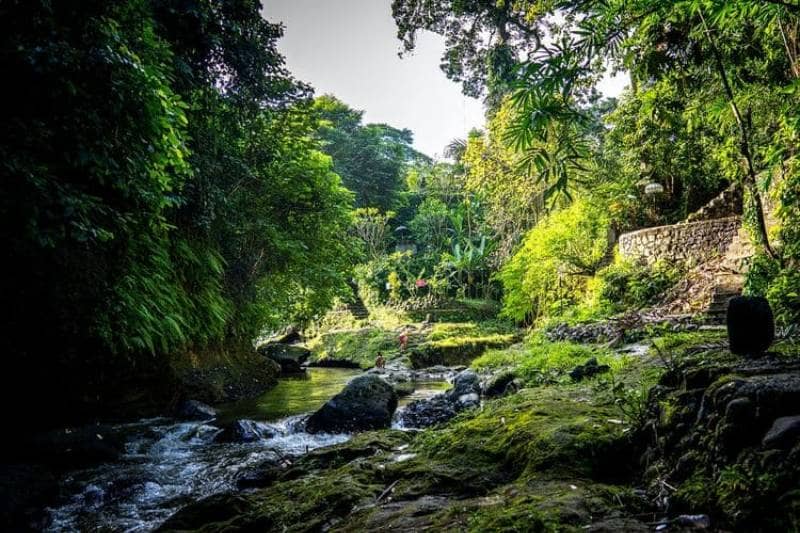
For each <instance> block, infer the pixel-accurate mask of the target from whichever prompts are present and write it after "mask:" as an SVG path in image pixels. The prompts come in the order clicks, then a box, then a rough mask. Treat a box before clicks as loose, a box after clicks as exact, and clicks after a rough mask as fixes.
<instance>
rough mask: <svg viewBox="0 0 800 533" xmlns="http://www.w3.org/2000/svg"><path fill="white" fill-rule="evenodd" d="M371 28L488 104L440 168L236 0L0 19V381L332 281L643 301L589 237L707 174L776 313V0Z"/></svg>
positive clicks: (783, 146)
mask: <svg viewBox="0 0 800 533" xmlns="http://www.w3.org/2000/svg"><path fill="white" fill-rule="evenodd" d="M393 15H394V18H395V20H396V22H397V25H398V37H399V39H400V43H401V46H402V48H403V50H405V51H407V52H410V51H412V50H413V49H414V46H415V42H416V36H417V34H418V33H419V32H421V31H432V32H435V33H438V34H441V35H443V36H444V38H445V40H446V51H445V55H444V56H443V58H442V68H443V70H444V72H445V73H446V75H447V76H449V77H450V78H451V79H453V80H455V81H458V82H460V83H462V84H463V88H464V92H465V93H466V94H468V95H472V96H482V97H484V98H485V102H486V109H487V123H486V127H485V128H484V129H483V130H481V131H473V132H470V133H469V134H468V135H467V136H466V138H464V139H455V140H454V141H453V142H452V143H451V144H450V145H449V146H448V147H447V150H446V154H447V156H448V158H447V159H446V160H440V161H434V160H431V159H430V158H429V157H427V156H425V155H424V154H420V153H418V152H416V151H415V150H414V149H413V147H412V143H413V136H412V132H410V131H408V130H402V129H398V128H395V127H392V126H390V125H385V124H364V123H363V116H362V112H361V111H359V110H354V109H352V108H350V107H349V106H348V105H347V104H346V103H344V102H341V101H339V100H338V99H337V98H336V97H335V96H331V95H325V96H319V97H316V98H315V97H314V95H313V89H312V88H311V87H309V86H308V85H306V84H304V83H302V82H301V81H298V80H296V79H294V78H293V77H292V74H291V73H290V72H289V71H288V70H287V68H286V67H285V65H284V59H283V57H282V56H281V55H280V53H279V52H278V50H277V48H276V43H277V41H278V40H279V39H280V37H281V35H282V27H281V26H280V25H279V24H276V23H273V22H269V21H267V20H265V19H264V18H262V16H261V14H260V4H259V2H258V1H256V0H232V1H224V2H222V1H216V0H205V1H199V2H184V1H178V0H124V1H115V2H102V1H98V0H90V1H86V2H81V3H79V4H76V3H53V2H47V1H44V0H31V1H24V2H23V1H11V2H6V3H4V4H3V5H2V6H0V30H2V31H0V40H2V46H1V47H0V50H1V51H0V64H1V65H2V69H3V72H7V73H13V78H14V82H13V83H8V84H7V85H6V89H7V91H9V92H8V93H7V96H6V98H5V101H6V105H4V106H3V108H2V115H3V116H2V120H3V125H4V127H3V128H2V132H0V168H2V174H3V176H2V180H0V216H2V224H1V225H0V227H1V228H2V229H0V231H2V233H3V242H4V246H5V249H6V257H7V258H8V260H7V262H6V263H7V264H6V266H7V270H6V272H7V273H6V275H4V276H3V277H2V282H0V283H2V294H3V295H4V300H5V301H4V305H3V317H2V320H3V323H4V324H5V328H6V334H4V336H3V342H4V349H5V350H4V353H6V354H7V355H8V357H9V358H10V359H11V360H12V361H14V363H15V364H19V365H21V366H22V367H24V368H27V369H28V374H26V375H32V376H36V377H34V378H31V380H30V382H26V383H23V384H20V385H19V386H20V387H23V388H24V387H26V386H28V385H31V384H33V385H35V386H36V387H37V388H42V389H44V388H47V387H50V386H53V385H54V384H55V383H58V382H60V381H61V371H62V370H63V369H68V370H67V371H68V373H73V374H78V375H80V376H81V379H87V380H99V381H103V380H104V379H109V378H107V376H105V372H106V371H107V367H108V366H114V365H121V364H123V363H121V362H123V361H124V362H125V363H124V364H125V365H133V367H136V368H140V367H147V366H148V365H153V364H154V362H159V361H164V360H170V359H173V358H187V357H202V356H203V354H208V353H214V352H219V351H237V350H248V349H250V348H251V346H252V344H251V343H252V340H253V339H254V338H255V337H256V336H257V335H258V334H260V333H262V332H263V331H265V330H269V329H275V328H278V327H280V326H283V325H286V324H290V323H294V324H297V323H299V324H303V323H308V322H310V321H313V320H315V319H317V318H319V317H320V316H321V315H322V314H323V313H324V312H325V311H326V310H327V309H329V308H330V306H331V305H332V303H333V302H334V301H335V300H336V299H337V298H344V299H346V298H349V297H350V288H349V287H348V281H350V280H351V278H355V279H356V280H357V282H358V284H359V286H360V289H361V292H362V293H364V295H366V296H368V297H369V298H373V299H376V300H378V301H381V302H389V303H392V304H397V305H400V306H406V307H414V308H418V307H424V306H426V305H433V304H434V303H435V302H436V301H442V300H446V299H453V298H461V299H464V298H471V299H475V298H480V299H494V300H502V302H503V306H504V310H503V312H504V314H505V315H506V316H507V317H510V318H511V319H513V320H515V321H518V322H522V323H531V322H532V321H534V320H538V319H541V318H543V317H547V316H551V315H554V314H564V313H565V312H570V310H571V311H573V312H578V313H582V312H586V313H602V312H610V311H611V309H612V308H613V309H614V310H619V306H620V302H619V301H612V300H613V299H614V298H615V297H614V296H613V295H615V294H620V292H619V290H623V291H627V292H625V294H626V295H627V296H626V298H629V299H628V300H626V301H627V302H628V304H626V305H640V304H642V303H643V302H645V301H647V300H648V299H649V298H651V297H652V296H653V294H654V293H657V292H658V288H663V286H665V284H667V283H668V282H669V280H672V279H674V278H675V274H674V273H670V272H666V271H651V270H648V271H646V272H642V271H641V269H639V270H637V268H639V267H633V266H630V265H619V264H612V265H611V266H608V265H607V263H605V262H604V260H606V259H608V257H609V249H608V245H609V235H612V234H616V233H618V232H620V231H626V230H632V229H637V228H641V227H646V226H650V225H657V224H667V223H674V222H677V221H679V220H682V219H683V218H685V216H686V215H687V214H689V213H691V212H692V211H694V210H695V209H697V208H698V207H700V206H702V205H703V204H704V203H706V202H707V201H708V200H709V199H710V198H712V197H713V196H715V195H716V194H718V193H719V192H720V191H721V190H723V189H724V188H726V187H727V186H729V185H730V184H738V185H739V186H741V187H742V188H743V189H744V190H745V191H746V193H747V194H746V218H747V220H748V226H749V227H750V228H751V230H752V235H753V238H754V240H755V241H756V242H757V243H758V250H759V256H758V257H757V258H756V260H755V265H756V267H755V268H753V269H752V270H751V280H750V281H749V282H748V287H749V290H751V292H754V293H763V294H766V295H767V296H768V297H769V298H770V300H771V301H772V303H773V305H774V307H775V309H776V311H777V313H778V317H779V319H780V321H781V322H782V323H785V324H790V323H796V322H797V320H798V316H800V315H799V313H800V297H799V296H798V293H799V292H800V268H799V267H800V265H799V264H798V262H800V170H799V169H798V162H797V145H798V134H799V133H800V59H799V58H798V54H800V7H798V5H797V4H795V3H794V2H792V1H782V0H736V1H725V2H722V1H719V0H675V1H666V2H664V1H655V0H638V1H635V2H630V1H627V0H598V1H589V2H586V1H575V0H518V1H513V2H510V1H509V2H496V1H494V0H475V1H469V2H465V1H462V0H394V2H393ZM607 72H624V73H626V75H628V76H629V77H630V87H629V89H628V90H627V91H626V92H625V93H623V94H622V95H621V96H620V97H619V98H618V99H604V98H603V97H602V95H601V94H600V93H599V92H598V90H597V84H598V82H599V80H600V79H601V78H602V76H603V75H604V74H605V73H607ZM649 183H657V184H659V185H661V186H662V188H663V193H661V194H660V195H659V196H657V197H651V196H648V195H646V194H645V192H644V189H645V187H644V185H645V184H649ZM771 205H775V206H776V209H775V213H776V214H777V218H778V220H779V222H780V223H779V225H778V226H777V229H775V230H774V231H772V232H771V231H770V230H769V228H768V226H767V223H766V222H765V214H764V212H765V210H766V209H767V206H771ZM353 265H355V266H353ZM608 269H611V270H610V271H609V270H608ZM656 270H657V269H656ZM620 280H622V281H620ZM653 280H655V281H653ZM615 283H616V284H617V285H614V286H610V285H609V284H611V285H613V284H615ZM620 284H621V285H622V289H620ZM604 287H605V288H604ZM631 287H632V288H631ZM648 287H650V288H648ZM653 287H655V289H654V288H653ZM629 289H630V290H629ZM615 291H616V292H615ZM598 295H599V296H598ZM604 295H605V296H604ZM592 298H595V303H597V301H598V300H597V298H600V300H603V298H605V301H604V302H602V301H601V302H600V304H601V305H594V304H593V305H590V306H589V307H587V304H586V302H587V301H589V300H591V299H592ZM565 306H566V309H565ZM43 329H46V331H47V334H46V335H42V334H31V332H32V331H33V332H35V331H42V330H43ZM45 368H49V369H50V372H49V373H50V381H47V380H44V381H43V380H42V379H43V378H42V377H41V374H42V372H43V370H42V369H45ZM76 368H78V369H79V370H78V371H76V370H75V369H76ZM126 368H127V367H126ZM87 373H88V374H87ZM57 388H58V390H63V387H57Z"/></svg>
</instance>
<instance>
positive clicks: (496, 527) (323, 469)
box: [165, 324, 798, 532]
mask: <svg viewBox="0 0 800 533" xmlns="http://www.w3.org/2000/svg"><path fill="white" fill-rule="evenodd" d="M473 331H476V330H475V329H473V327H472V326H469V325H460V324H459V325H454V324H451V325H448V326H446V327H440V328H439V329H438V330H437V329H434V332H431V333H429V334H428V342H436V341H438V340H441V339H442V338H445V339H446V338H449V337H448V335H450V334H451V333H456V334H458V335H462V336H463V335H465V334H469V333H472V332H473ZM651 341H652V342H653V343H654V345H655V346H656V348H653V349H651V350H650V351H649V352H648V353H647V354H639V355H631V354H627V355H626V354H620V353H616V352H613V351H611V350H609V349H607V348H603V347H599V346H585V345H575V344H570V343H548V342H547V341H545V340H543V339H541V338H539V337H537V336H532V337H529V338H528V339H527V340H525V341H524V342H521V343H518V344H516V345H514V346H512V347H510V348H507V349H500V350H491V351H488V352H486V353H485V354H484V355H483V356H481V357H479V358H478V359H476V360H475V361H474V362H473V367H474V368H476V369H478V370H479V371H489V370H503V371H513V372H515V373H516V374H517V375H518V376H520V378H521V379H523V380H524V382H525V385H526V387H525V388H523V389H522V390H521V391H519V392H517V393H515V394H512V395H510V396H506V397H503V398H499V399H493V400H486V401H484V403H483V405H482V407H481V408H478V409H473V410H470V411H466V412H462V413H461V414H460V415H459V416H458V417H456V418H455V419H453V420H452V421H450V422H449V423H447V424H444V425H442V426H439V427H436V428H433V429H428V430H425V431H419V432H403V431H397V430H385V431H378V432H369V433H363V434H360V435H357V436H355V437H354V438H353V439H352V440H351V441H349V442H347V443H345V444H342V445H338V446H335V447H331V448H327V449H322V450H317V451H314V452H312V453H310V454H308V455H307V456H305V457H303V458H301V459H299V460H298V461H297V462H295V463H294V464H293V465H291V466H289V467H288V468H280V469H275V470H273V471H269V472H265V473H264V477H263V478H264V482H263V486H262V487H261V488H259V489H256V490H254V491H252V492H248V493H239V494H236V495H223V496H218V497H215V498H211V499H210V500H207V501H205V502H201V503H200V504H197V505H195V506H192V507H190V508H188V509H186V510H184V511H182V512H181V513H179V514H178V515H176V516H175V517H173V519H171V521H170V522H168V523H167V524H166V526H165V529H168V530H170V529H178V530H187V529H188V530H192V529H201V530H203V531H218V530H226V531H228V530H230V531H237V530H247V531H250V530H264V531H267V530H275V531H319V530H332V531H371V530H381V531H420V530H426V529H431V530H441V531H526V532H527V531H652V530H653V524H654V523H655V522H657V521H658V520H660V519H661V518H662V517H665V516H668V514H667V513H668V511H667V510H665V508H664V507H663V506H662V505H660V504H662V503H663V501H661V500H659V497H661V496H660V495H659V494H657V493H655V492H654V491H653V487H654V486H658V485H659V483H662V482H663V483H666V484H667V485H668V486H670V487H672V488H671V489H669V497H670V498H671V501H674V504H673V508H674V510H673V512H676V511H681V512H687V513H709V514H711V515H712V518H713V520H715V523H720V524H722V525H723V526H731V528H732V529H733V530H742V531H744V530H748V531H750V530H753V531H766V530H768V529H764V528H763V527H762V528H759V527H758V523H757V522H756V527H755V529H753V524H754V522H753V520H752V519H750V520H749V521H743V522H737V521H736V519H735V518H733V519H732V518H730V516H736V514H735V513H736V507H737V506H741V505H751V506H752V505H756V504H759V505H760V504H765V501H766V500H765V499H764V497H765V496H774V495H776V494H777V492H776V490H777V489H775V486H779V488H780V490H781V491H784V492H785V484H786V483H787V482H789V481H791V480H793V479H795V477H793V476H794V474H793V473H792V472H794V473H796V472H797V468H796V467H794V470H792V469H791V468H787V467H786V463H785V462H783V463H780V464H781V465H783V467H782V468H783V469H784V470H787V471H788V472H789V473H788V474H786V473H783V474H781V475H771V474H768V473H767V474H765V470H764V467H763V465H764V463H763V458H762V459H759V460H760V461H762V462H758V461H756V460H755V459H753V454H756V455H757V453H756V452H750V455H745V456H743V457H744V459H742V461H743V462H742V463H741V464H739V463H737V462H736V460H732V462H731V464H730V465H728V466H725V467H724V468H719V469H717V470H716V471H708V470H707V469H706V467H705V466H703V467H700V466H698V467H697V468H696V469H695V470H694V471H693V473H692V472H690V473H689V474H687V476H686V477H685V479H680V484H678V481H675V483H676V484H678V486H677V487H674V486H672V485H671V481H669V480H668V478H666V477H664V474H663V472H664V471H663V470H658V469H654V465H660V468H666V465H668V464H670V461H672V458H671V457H670V456H669V454H668V453H667V452H666V451H664V450H663V449H660V451H659V449H657V450H656V451H655V452H654V451H653V450H652V446H651V445H649V444H648V442H650V440H649V439H650V438H651V437H650V435H651V432H652V428H653V426H654V425H657V426H658V427H659V428H660V430H663V431H668V430H669V429H670V428H674V427H675V426H676V425H677V426H678V427H681V426H679V424H680V419H681V417H684V416H686V415H687V413H689V408H688V407H687V404H685V403H684V402H682V401H681V398H685V397H686V392H685V391H686V380H689V381H690V382H691V381H692V380H696V381H697V383H698V384H699V383H705V384H706V385H708V383H712V384H713V383H714V382H715V381H718V380H719V379H723V380H724V379H730V378H725V377H724V376H720V375H718V374H719V373H723V374H725V373H726V372H728V373H729V372H730V371H731V370H730V368H729V365H732V364H736V363H741V360H740V359H738V358H736V356H733V355H731V354H730V353H729V352H728V351H727V349H726V348H725V345H724V338H723V334H722V333H721V332H719V331H704V332H693V333H679V334H667V335H664V336H662V337H661V338H657V339H652V340H651ZM589 357H596V358H597V359H598V360H599V361H600V362H602V363H605V364H608V365H609V366H610V367H611V370H610V371H609V372H607V373H605V374H601V375H599V376H597V377H594V378H591V379H587V380H583V381H581V382H579V383H573V382H572V380H570V379H569V378H568V377H567V371H568V369H569V368H570V367H572V366H573V365H574V364H579V363H583V362H584V361H585V359H587V358H589ZM797 357H798V349H797V346H796V345H792V344H790V343H779V344H778V345H777V346H776V351H775V358H776V359H777V360H778V361H779V362H780V361H783V362H786V361H790V362H791V361H794V360H796V358H797ZM780 364H783V363H780ZM542 376H545V378H543V377H542ZM676 376H680V379H676ZM679 382H680V383H679ZM671 383H672V385H670V384H671ZM692 383H693V382H692ZM692 386H694V385H692ZM698 386H700V385H698ZM717 386H718V385H717ZM699 390H700V393H702V391H703V390H705V389H699ZM709 390H711V391H712V393H713V388H711V389H709ZM659 391H660V392H659ZM659 394H661V395H659ZM676 398H677V399H676ZM693 416H696V415H693ZM659 437H662V436H661V435H659ZM664 438H667V439H668V438H669V434H667V435H666V436H664ZM712 441H713V439H712ZM712 441H708V442H712ZM708 442H707V443H706V444H708ZM660 445H661V446H663V442H662V443H661V444H660ZM709 446H710V445H709ZM648 453H650V454H653V453H655V455H650V456H648V455H647V454H648ZM694 453H696V454H698V455H702V454H707V453H710V452H708V450H704V449H698V450H695V452H694ZM658 454H661V455H658ZM709 457H710V456H709ZM748 457H749V459H748ZM708 460H709V461H711V459H710V458H709V459H708ZM714 460H716V459H714ZM709 464H710V463H709ZM714 464H716V463H714ZM720 464H722V463H720ZM753 465H756V466H753ZM723 466H724V465H723ZM648 468H649V469H648ZM670 479H671V478H670ZM676 479H679V478H676ZM787 480H788V481H787ZM759 484H760V485H759ZM752 487H755V488H754V489H752ZM762 489H763V490H762ZM781 494H782V493H781ZM783 498H784V499H783V500H781V501H784V502H785V503H786V505H788V506H789V507H788V509H789V511H786V510H780V509H781V508H780V507H775V506H774V505H772V507H770V512H771V513H772V517H773V518H775V517H777V518H776V519H774V520H773V519H771V520H772V521H771V522H764V523H769V524H772V525H776V524H779V525H781V526H782V527H784V529H783V530H786V529H785V528H786V527H787V524H789V525H791V520H792V519H791V516H793V515H792V514H791V512H793V511H791V509H792V507H791V506H794V505H797V499H796V498H795V499H792V498H791V497H789V499H788V500H787V499H786V498H787V497H786V496H783ZM776 501H777V500H776ZM773 504H774V502H773ZM726 513H727V514H726ZM730 513H733V514H730ZM787 516H788V517H789V518H787ZM751 518H752V513H751ZM787 520H788V522H787ZM742 524H744V525H746V526H747V527H750V529H742V528H741V527H740V526H741V525H742ZM681 530H682V529H680V527H678V526H674V525H673V526H672V527H671V529H669V531H681ZM789 530H791V527H790V529H789Z"/></svg>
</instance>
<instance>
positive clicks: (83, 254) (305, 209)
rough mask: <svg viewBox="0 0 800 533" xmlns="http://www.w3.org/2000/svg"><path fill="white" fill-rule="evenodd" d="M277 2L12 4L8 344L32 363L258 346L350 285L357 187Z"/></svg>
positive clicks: (98, 365)
mask: <svg viewBox="0 0 800 533" xmlns="http://www.w3.org/2000/svg"><path fill="white" fill-rule="evenodd" d="M259 9H260V5H259V3H258V2H255V1H251V0H237V1H234V2H227V1H226V2H202V3H198V4H195V5H194V6H193V7H192V8H191V9H188V10H187V9H186V6H185V5H183V3H182V2H173V1H170V0H153V1H147V0H131V1H126V2H82V3H80V5H78V4H64V3H56V4H53V3H51V2H38V1H34V2H10V3H5V4H3V6H2V8H0V18H1V19H2V21H1V22H0V25H1V26H2V37H0V39H2V47H1V48H2V56H1V57H0V63H2V67H3V71H4V72H7V73H10V74H11V73H13V77H14V82H13V83H10V84H9V87H8V89H9V91H11V93H10V94H9V99H8V100H7V102H9V104H10V105H6V106H4V107H3V124H4V128H3V132H2V134H0V135H2V138H0V155H2V169H3V170H2V172H3V179H2V185H0V188H2V189H1V190H0V197H2V200H0V201H1V202H2V208H1V209H0V212H1V213H2V226H3V230H2V231H3V238H4V243H5V246H6V253H7V255H8V256H9V257H13V258H14V259H13V261H10V262H9V263H10V264H9V267H10V273H9V275H7V276H5V277H4V278H3V282H2V283H3V288H2V292H3V295H4V297H5V299H6V301H5V305H4V316H3V321H4V323H5V324H6V326H7V332H8V334H7V335H4V341H5V343H6V349H7V350H8V353H10V354H14V358H15V360H16V361H19V362H20V364H25V365H31V367H32V368H36V367H37V366H38V367H40V368H42V369H50V370H51V371H52V373H53V375H54V379H60V378H57V377H56V376H58V374H59V370H58V369H59V368H60V366H59V365H61V364H65V365H67V367H68V368H69V369H71V372H76V364H77V365H78V366H79V367H81V368H84V370H85V371H86V372H88V373H89V374H86V375H84V376H83V378H84V379H85V380H88V381H91V380H92V379H94V378H93V377H92V376H93V375H97V379H99V380H101V381H102V379H103V378H102V377H101V376H102V374H103V372H104V371H103V370H102V368H103V367H104V366H108V365H114V364H118V363H113V361H114V360H140V361H141V364H143V365H145V366H147V365H150V364H151V362H154V361H159V360H163V359H164V358H166V357H168V356H179V355H180V354H181V353H185V352H186V351H192V353H194V354H195V355H196V354H198V353H200V354H202V353H203V352H205V351H213V350H220V349H226V350H230V349H234V350H235V349H239V348H241V347H248V346H250V342H251V340H252V339H253V338H254V337H255V335H256V334H257V333H258V332H259V331H260V330H261V328H263V327H265V326H268V325H270V324H273V325H275V324H278V323H280V322H282V321H286V320H298V319H300V320H302V319H303V318H309V317H311V316H312V315H314V314H315V313H317V312H319V311H320V310H323V309H325V308H326V307H327V306H328V304H329V303H330V301H331V299H332V298H333V296H334V295H335V294H336V293H338V292H339V291H340V290H341V289H342V288H343V287H344V282H343V280H344V272H345V271H346V267H347V263H348V257H349V247H348V245H347V239H346V236H347V234H348V233H347V232H348V228H349V220H350V219H349V210H350V205H351V202H352V195H351V194H350V193H349V192H348V191H347V190H346V189H344V188H343V187H342V185H341V183H340V180H339V177H338V176H337V175H336V174H335V173H334V172H333V168H332V163H331V160H330V158H329V157H328V156H326V155H324V154H323V153H322V152H320V151H319V150H318V148H319V146H318V144H317V143H316V141H313V140H312V137H313V133H314V132H315V131H316V128H317V126H316V119H315V117H314V115H313V113H312V110H311V105H310V102H309V98H308V96H309V89H308V88H307V87H305V86H303V85H302V84H300V83H298V82H296V81H295V80H293V79H292V78H291V76H290V75H289V73H288V72H287V71H286V70H285V68H284V66H283V58H282V57H281V56H280V54H279V53H278V52H277V49H276V40H277V39H278V38H279V37H280V35H281V33H282V30H281V28H280V26H278V25H274V24H271V23H269V22H267V21H266V20H264V19H263V18H262V17H261V15H260V13H259ZM12 102H13V103H12ZM41 329H44V330H46V332H45V334H33V332H34V331H36V330H41ZM153 355H155V356H157V357H156V358H152V356H153ZM45 361H47V362H48V364H49V365H50V366H43V367H42V366H40V365H41V363H43V362H45ZM31 374H33V373H31ZM62 377H64V376H62ZM61 381H63V382H64V383H63V386H65V387H69V385H68V383H69V380H66V379H62V380H61ZM40 385H44V386H45V387H47V386H48V384H47V383H46V382H45V383H40ZM58 390H60V386H59V387H56V388H55V390H53V391H52V393H53V394H58Z"/></svg>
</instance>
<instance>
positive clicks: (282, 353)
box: [258, 342, 311, 374]
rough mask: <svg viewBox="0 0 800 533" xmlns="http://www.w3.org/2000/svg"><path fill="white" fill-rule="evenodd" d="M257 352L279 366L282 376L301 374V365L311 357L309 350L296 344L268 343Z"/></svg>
mask: <svg viewBox="0 0 800 533" xmlns="http://www.w3.org/2000/svg"><path fill="white" fill-rule="evenodd" d="M258 352H259V353H260V354H261V355H263V356H264V357H268V358H269V359H272V360H273V361H275V362H276V363H278V364H279V365H281V372H282V373H284V374H296V373H298V372H302V371H303V369H302V365H303V363H305V362H306V361H307V360H308V358H309V357H310V356H311V350H309V349H308V348H304V347H303V346H298V345H296V344H284V343H281V342H269V343H267V344H263V345H261V346H259V347H258Z"/></svg>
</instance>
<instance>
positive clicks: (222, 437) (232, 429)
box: [214, 420, 275, 442]
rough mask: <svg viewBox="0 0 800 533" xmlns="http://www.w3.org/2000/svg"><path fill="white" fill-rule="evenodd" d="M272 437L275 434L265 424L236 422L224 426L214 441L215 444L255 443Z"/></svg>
mask: <svg viewBox="0 0 800 533" xmlns="http://www.w3.org/2000/svg"><path fill="white" fill-rule="evenodd" d="M274 436H275V433H273V432H272V431H271V430H270V428H269V427H268V426H267V425H266V424H260V423H258V422H256V421H254V420H236V421H235V422H231V423H230V424H227V425H225V426H224V427H223V428H222V432H221V433H220V434H219V435H217V437H216V439H214V440H216V441H217V442H256V441H259V440H262V439H269V438H271V437H274Z"/></svg>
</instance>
